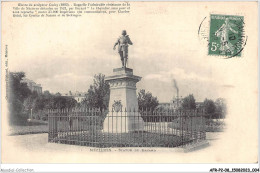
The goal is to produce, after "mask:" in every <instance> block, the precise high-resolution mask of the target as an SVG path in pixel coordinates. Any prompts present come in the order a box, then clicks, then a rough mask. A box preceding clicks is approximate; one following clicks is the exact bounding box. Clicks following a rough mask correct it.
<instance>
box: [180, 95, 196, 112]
mask: <svg viewBox="0 0 260 173" xmlns="http://www.w3.org/2000/svg"><path fill="white" fill-rule="evenodd" d="M181 106H182V108H183V109H196V103H195V98H194V96H193V94H189V95H188V96H187V97H184V99H183V102H182V105H181Z"/></svg>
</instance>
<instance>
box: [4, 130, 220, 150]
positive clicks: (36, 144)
mask: <svg viewBox="0 0 260 173" xmlns="http://www.w3.org/2000/svg"><path fill="white" fill-rule="evenodd" d="M220 134H221V133H216V132H215V133H207V139H208V140H209V142H213V141H214V140H217V139H218V138H219V135H220ZM7 139H8V140H9V141H12V142H15V143H17V144H19V146H20V147H23V148H25V149H29V150H35V151H46V150H47V151H52V150H55V151H57V150H60V151H68V150H80V151H82V150H84V151H89V149H90V148H91V147H86V146H77V145H67V144H56V143H48V134H47V133H42V134H27V135H16V136H8V137H7ZM173 150H174V148H173Z"/></svg>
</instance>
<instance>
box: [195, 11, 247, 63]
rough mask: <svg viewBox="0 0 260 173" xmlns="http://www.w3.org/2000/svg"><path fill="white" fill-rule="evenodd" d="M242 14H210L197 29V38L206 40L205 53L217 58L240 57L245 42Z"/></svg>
mask: <svg viewBox="0 0 260 173" xmlns="http://www.w3.org/2000/svg"><path fill="white" fill-rule="evenodd" d="M244 26H245V23H244V16H240V15H222V14H210V15H209V17H205V18H204V19H203V20H202V22H201V24H200V26H199V30H198V35H199V38H200V39H201V40H202V41H203V42H207V46H208V47H207V55H210V56H216V57H218V58H223V59H227V58H233V57H237V58H241V57H242V51H243V49H244V47H245V45H246V42H247V36H246V34H245V30H244Z"/></svg>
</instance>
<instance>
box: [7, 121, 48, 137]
mask: <svg viewBox="0 0 260 173" xmlns="http://www.w3.org/2000/svg"><path fill="white" fill-rule="evenodd" d="M48 130H49V129H48V123H47V122H42V121H31V122H27V123H26V124H23V125H10V130H9V135H26V134H35V133H48Z"/></svg>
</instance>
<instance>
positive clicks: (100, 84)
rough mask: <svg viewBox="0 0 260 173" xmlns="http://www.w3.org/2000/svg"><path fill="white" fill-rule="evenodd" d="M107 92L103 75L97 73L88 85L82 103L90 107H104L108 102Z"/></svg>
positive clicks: (106, 84)
mask: <svg viewBox="0 0 260 173" xmlns="http://www.w3.org/2000/svg"><path fill="white" fill-rule="evenodd" d="M109 93H110V91H109V85H108V83H107V82H105V75H103V74H101V73H99V74H97V75H95V76H94V80H93V84H92V85H90V87H89V89H88V93H87V95H86V99H85V101H84V102H83V104H84V105H86V106H88V107H91V108H99V109H101V110H102V109H106V108H107V107H108V104H109Z"/></svg>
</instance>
